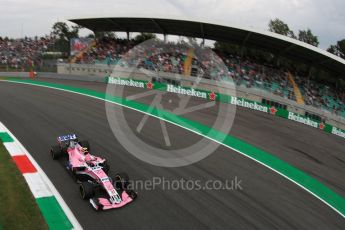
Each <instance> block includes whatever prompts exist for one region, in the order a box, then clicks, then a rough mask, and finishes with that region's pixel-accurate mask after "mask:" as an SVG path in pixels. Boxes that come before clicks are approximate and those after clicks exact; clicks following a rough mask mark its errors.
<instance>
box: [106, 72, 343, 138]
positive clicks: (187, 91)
mask: <svg viewBox="0 0 345 230" xmlns="http://www.w3.org/2000/svg"><path fill="white" fill-rule="evenodd" d="M105 82H106V83H108V84H115V85H123V86H129V87H137V88H145V89H150V90H151V89H155V90H161V91H167V92H170V93H176V94H181V95H186V96H191V97H198V98H203V99H206V100H212V101H219V102H222V103H228V104H232V105H236V106H240V107H245V108H248V109H252V110H256V111H260V112H264V113H269V114H272V115H274V116H278V117H283V118H286V119H289V120H292V121H295V122H299V123H302V124H305V125H308V126H311V127H313V128H318V129H321V130H324V131H325V132H327V133H331V134H334V135H337V136H339V137H342V138H345V130H342V129H339V128H336V127H333V126H332V125H329V124H327V123H323V122H319V121H315V120H313V119H310V118H309V117H306V116H303V115H300V114H297V113H293V112H290V111H288V110H286V109H280V108H275V107H273V106H271V107H270V106H268V105H265V104H262V103H259V102H256V101H251V100H247V99H244V98H239V97H233V96H229V95H224V94H219V93H217V92H210V91H206V90H200V89H194V88H188V87H182V86H176V85H172V84H166V83H158V82H155V83H152V82H148V81H143V80H134V79H130V78H119V77H105Z"/></svg>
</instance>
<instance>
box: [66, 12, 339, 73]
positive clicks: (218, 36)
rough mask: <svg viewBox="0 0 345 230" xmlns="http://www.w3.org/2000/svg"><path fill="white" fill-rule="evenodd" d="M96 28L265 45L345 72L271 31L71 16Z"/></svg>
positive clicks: (333, 60) (330, 58)
mask: <svg viewBox="0 0 345 230" xmlns="http://www.w3.org/2000/svg"><path fill="white" fill-rule="evenodd" d="M69 21H71V22H74V23H76V24H78V25H81V26H83V27H85V28H88V29H90V30H92V31H118V32H149V33H157V34H171V35H179V36H187V37H197V38H204V39H209V40H215V41H223V42H229V43H234V44H239V45H242V46H246V47H253V48H257V49H263V50H266V51H269V52H272V53H274V54H275V55H280V56H284V57H287V58H290V59H292V60H296V61H300V62H303V63H305V64H307V65H311V66H315V67H321V68H322V69H325V70H327V71H330V72H332V73H333V74H335V75H336V76H342V77H344V76H345V60H344V59H342V58H340V57H337V56H335V55H333V54H331V53H329V52H327V51H325V50H322V49H320V48H317V47H315V46H312V45H309V44H307V43H304V42H301V41H298V40H296V39H292V38H289V37H286V36H283V35H280V34H276V33H272V32H269V31H259V30H255V29H252V28H242V27H238V26H236V27H234V26H229V25H225V24H219V23H213V22H203V21H200V20H198V21H197V20H189V19H182V18H178V19H177V18H175V19H174V18H163V17H160V18H152V17H95V18H80V19H71V20H69Z"/></svg>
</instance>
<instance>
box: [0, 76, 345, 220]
mask: <svg viewBox="0 0 345 230" xmlns="http://www.w3.org/2000/svg"><path fill="white" fill-rule="evenodd" d="M0 81H4V82H12V83H20V84H27V85H32V86H39V87H45V88H51V89H55V90H61V91H65V92H70V93H75V94H79V95H84V96H87V97H91V98H95V99H99V100H102V101H106V102H108V103H113V104H116V105H119V106H123V107H126V108H129V109H132V110H135V111H138V112H141V113H144V114H147V115H149V116H152V117H155V118H157V119H161V120H164V121H166V122H169V123H171V124H174V125H176V126H178V127H181V128H184V129H186V130H189V131H191V132H193V133H196V134H198V135H200V136H203V137H205V138H208V139H210V140H212V141H214V142H217V143H219V144H221V145H223V146H225V147H227V148H229V149H232V150H233V151H235V152H237V153H239V154H241V155H243V156H245V157H248V158H249V159H252V160H254V161H256V162H258V163H260V164H261V165H263V166H265V167H267V168H269V169H271V170H272V171H274V172H276V173H278V174H279V175H281V176H283V177H284V178H286V179H288V180H289V181H291V182H293V183H295V184H296V185H298V186H299V187H301V188H302V189H304V190H305V191H307V192H309V193H310V194H312V195H313V196H314V197H316V198H317V199H319V200H320V201H322V202H323V203H324V204H326V205H328V206H329V207H330V208H332V209H333V210H334V211H336V212H337V213H338V214H339V215H341V216H342V217H343V218H345V199H344V197H342V196H341V195H339V194H337V193H335V192H334V191H332V190H331V189H329V188H328V187H327V186H325V185H324V184H322V183H321V182H319V181H318V180H316V179H315V178H313V177H311V176H309V175H308V174H306V173H304V172H303V171H301V170H299V169H297V168H295V167H294V166H292V165H290V164H288V163H287V162H285V161H282V160H280V159H279V158H277V157H275V156H273V155H271V154H270V153H268V152H265V151H264V150H261V149H259V148H257V147H255V146H252V145H250V144H248V143H246V142H244V141H242V140H240V139H238V138H236V137H233V136H231V135H228V134H225V133H222V132H220V131H218V130H215V129H213V128H210V127H208V126H205V125H203V124H201V123H199V122H196V121H192V120H189V119H186V118H184V117H181V116H177V115H175V114H173V113H170V112H168V111H165V110H158V109H157V108H153V109H150V107H149V106H148V105H145V104H141V103H138V102H135V101H130V100H125V99H123V98H121V97H114V96H109V95H106V94H105V93H102V92H97V91H94V90H90V89H85V88H78V87H73V86H67V85H62V84H54V83H49V82H40V81H36V80H25V79H4V80H0Z"/></svg>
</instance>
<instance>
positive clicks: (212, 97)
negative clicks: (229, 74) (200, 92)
mask: <svg viewBox="0 0 345 230" xmlns="http://www.w3.org/2000/svg"><path fill="white" fill-rule="evenodd" d="M208 96H209V98H210V100H211V101H214V100H216V97H217V94H215V93H214V92H212V93H209V94H208Z"/></svg>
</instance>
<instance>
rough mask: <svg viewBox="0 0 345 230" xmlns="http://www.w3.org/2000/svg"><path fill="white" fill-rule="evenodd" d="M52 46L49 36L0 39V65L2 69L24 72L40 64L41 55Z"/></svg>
mask: <svg viewBox="0 0 345 230" xmlns="http://www.w3.org/2000/svg"><path fill="white" fill-rule="evenodd" d="M52 44H54V38H53V37H51V36H48V35H47V36H44V37H40V38H38V37H35V38H27V37H25V38H22V39H9V38H7V37H6V38H2V37H0V65H1V67H2V68H5V67H6V68H10V69H14V70H24V69H28V68H30V67H34V66H35V64H38V63H40V62H41V57H42V54H43V53H44V52H45V51H46V50H47V49H48V47H49V46H50V45H52Z"/></svg>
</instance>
